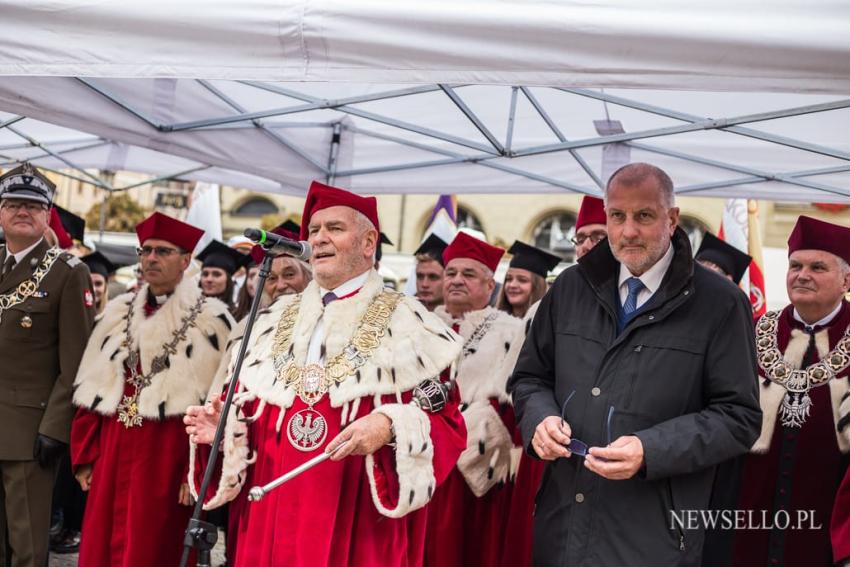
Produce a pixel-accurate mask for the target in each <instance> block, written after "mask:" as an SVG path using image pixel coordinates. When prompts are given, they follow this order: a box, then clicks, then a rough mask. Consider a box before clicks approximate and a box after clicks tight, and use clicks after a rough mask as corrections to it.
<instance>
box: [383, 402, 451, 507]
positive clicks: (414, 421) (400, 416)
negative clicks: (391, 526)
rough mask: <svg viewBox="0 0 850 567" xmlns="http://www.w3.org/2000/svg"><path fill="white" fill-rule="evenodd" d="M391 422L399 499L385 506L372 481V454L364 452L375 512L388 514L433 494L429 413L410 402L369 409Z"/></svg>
mask: <svg viewBox="0 0 850 567" xmlns="http://www.w3.org/2000/svg"><path fill="white" fill-rule="evenodd" d="M372 413H380V414H383V415H385V416H387V417H388V418H390V419H391V420H392V422H393V429H394V430H395V439H396V451H395V466H396V471H395V472H396V475H397V476H398V503H397V505H396V507H395V508H388V507H387V506H386V505H385V503H384V502H382V501H381V498H380V497H379V495H378V490H377V488H376V485H375V473H376V471H375V458H374V457H373V456H372V455H367V456H366V475H367V476H368V477H369V488H370V489H371V491H372V502H374V504H375V508H377V510H378V512H380V513H381V514H382V515H384V516H387V517H388V518H401V517H402V516H404V515H406V514H408V513H410V512H412V511H414V510H418V509H419V508H422V507H423V506H425V505H426V504H427V503H428V501H429V500H431V496H432V495H433V494H434V488H435V486H436V484H437V481H436V479H435V478H434V443H433V442H432V441H431V421H430V420H429V419H428V415H427V414H426V413H425V412H424V411H422V410H421V409H419V408H418V407H416V406H414V405H413V404H385V405H383V406H381V407H380V408H377V409H375V410H373V411H372Z"/></svg>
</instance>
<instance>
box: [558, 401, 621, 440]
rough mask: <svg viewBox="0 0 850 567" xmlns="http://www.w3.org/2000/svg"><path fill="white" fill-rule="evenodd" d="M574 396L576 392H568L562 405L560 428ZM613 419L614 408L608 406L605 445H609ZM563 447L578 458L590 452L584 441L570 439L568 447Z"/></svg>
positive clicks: (564, 421) (565, 420)
mask: <svg viewBox="0 0 850 567" xmlns="http://www.w3.org/2000/svg"><path fill="white" fill-rule="evenodd" d="M575 395H576V391H575V390H573V391H572V392H570V395H569V396H567V399H566V400H564V405H563V406H562V407H561V426H563V425H564V424H565V423H566V422H567V404H569V403H570V400H571V399H573V396H575ZM613 417H614V406H608V419H607V421H606V422H605V435H606V438H607V440H608V442H607V444H608V445H610V444H611V420H612V419H613ZM565 447H566V448H567V449H568V450H569V451H570V452H571V453H572V454H573V455H578V456H580V457H586V456H587V452H588V451H589V450H590V447H589V446H588V444H587V443H585V442H584V441H581V440H579V439H575V438H572V439H570V442H569V444H568V445H565Z"/></svg>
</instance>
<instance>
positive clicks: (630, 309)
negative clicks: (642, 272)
mask: <svg viewBox="0 0 850 567" xmlns="http://www.w3.org/2000/svg"><path fill="white" fill-rule="evenodd" d="M626 285H627V286H628V288H629V295H627V296H626V301H625V303H623V313H624V314H625V315H626V316H627V317H628V316H629V315H631V314H632V313H634V312H635V310H636V309H637V298H638V294H639V293H640V292H641V290H643V289H644V287H645V286H644V285H643V282H642V281H640V280H639V279H638V278H635V277H631V278H629V279H627V280H626Z"/></svg>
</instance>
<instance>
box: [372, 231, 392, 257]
mask: <svg viewBox="0 0 850 567" xmlns="http://www.w3.org/2000/svg"><path fill="white" fill-rule="evenodd" d="M378 236H379V238H378V247H377V248H376V249H375V261H376V262H380V261H381V256H383V255H384V251H383V250H381V244H386V245H388V246H392V245H393V241H392V240H390V237H389V236H387V235H386V234H384V233H383V232H379V233H378Z"/></svg>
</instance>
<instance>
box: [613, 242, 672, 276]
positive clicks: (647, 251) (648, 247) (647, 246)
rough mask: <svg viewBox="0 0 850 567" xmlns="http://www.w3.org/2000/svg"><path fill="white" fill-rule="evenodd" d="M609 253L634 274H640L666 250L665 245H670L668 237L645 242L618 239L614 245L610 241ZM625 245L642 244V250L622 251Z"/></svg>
mask: <svg viewBox="0 0 850 567" xmlns="http://www.w3.org/2000/svg"><path fill="white" fill-rule="evenodd" d="M609 243H610V245H611V253H612V254H614V258H616V259H617V260H618V261H619V262H620V263H622V264H624V265H625V266H626V267H627V268H628V269H629V271H630V272H631V273H632V274H634V275H641V274H643V273H645V272H646V271H647V270H649V269H650V268H651V267H652V266H654V265H655V263H656V262H658V260H660V259H661V257H662V256H664V253H665V252H667V247H668V246H669V245H670V238H669V237H667V238H665V239H663V240H661V241H655V242H645V241H643V242H642V241H630V242H623V241H619V242H617V243H616V245H615V244H614V243H613V242H611V241H610V239H609ZM626 245H631V246H635V245H637V246H643V251H642V252H639V253H638V252H634V251H632V252H624V248H625V247H626Z"/></svg>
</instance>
